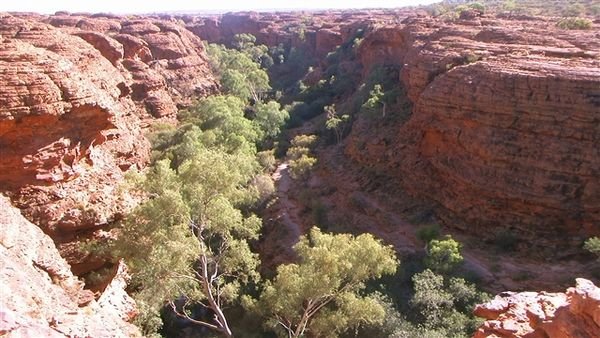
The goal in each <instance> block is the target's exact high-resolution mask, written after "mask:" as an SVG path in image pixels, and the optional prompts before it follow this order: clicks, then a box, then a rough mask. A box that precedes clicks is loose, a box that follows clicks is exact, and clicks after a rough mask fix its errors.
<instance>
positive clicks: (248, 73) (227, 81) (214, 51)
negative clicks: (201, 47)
mask: <svg viewBox="0 0 600 338" xmlns="http://www.w3.org/2000/svg"><path fill="white" fill-rule="evenodd" d="M207 52H208V55H209V59H210V65H211V68H212V69H213V71H214V72H215V73H216V74H217V76H219V78H220V82H221V87H222V89H223V91H224V92H226V93H229V94H232V95H235V96H237V97H239V98H241V99H242V100H248V99H253V100H254V101H255V102H258V101H260V100H261V98H262V95H263V94H264V93H266V92H268V91H269V90H271V86H270V85H269V76H268V75H267V73H266V72H265V71H264V70H263V69H261V67H260V63H259V62H257V61H255V60H253V59H252V56H250V55H249V54H247V53H245V52H241V51H237V50H235V49H227V48H225V47H224V46H222V45H215V44H210V45H208V48H207Z"/></svg>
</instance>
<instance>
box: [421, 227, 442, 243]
mask: <svg viewBox="0 0 600 338" xmlns="http://www.w3.org/2000/svg"><path fill="white" fill-rule="evenodd" d="M438 237H440V226H439V225H438V224H436V223H433V224H430V225H426V226H423V227H421V228H419V229H418V230H417V238H418V239H420V240H421V241H423V242H425V243H429V242H430V241H431V240H432V239H436V238H438Z"/></svg>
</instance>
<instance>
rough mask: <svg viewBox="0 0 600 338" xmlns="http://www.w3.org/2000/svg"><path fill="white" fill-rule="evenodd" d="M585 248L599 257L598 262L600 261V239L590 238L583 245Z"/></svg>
mask: <svg viewBox="0 0 600 338" xmlns="http://www.w3.org/2000/svg"><path fill="white" fill-rule="evenodd" d="M583 248H584V249H585V250H587V251H589V252H591V253H593V254H594V255H596V256H598V260H599V261H600V237H592V238H588V240H587V241H585V243H584V244H583Z"/></svg>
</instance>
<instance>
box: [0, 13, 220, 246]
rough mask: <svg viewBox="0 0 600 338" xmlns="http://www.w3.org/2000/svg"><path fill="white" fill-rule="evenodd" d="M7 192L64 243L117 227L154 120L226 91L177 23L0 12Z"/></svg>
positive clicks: (1, 140) (2, 180)
mask: <svg viewBox="0 0 600 338" xmlns="http://www.w3.org/2000/svg"><path fill="white" fill-rule="evenodd" d="M0 36H1V39H2V44H0V82H1V83H2V86H0V153H1V156H0V190H2V191H4V192H6V193H8V194H10V196H11V198H12V200H13V201H14V202H15V203H16V204H17V205H18V206H19V207H20V208H22V209H23V210H24V212H25V215H26V216H27V217H28V218H29V219H30V220H32V221H33V222H34V223H36V224H39V225H41V226H42V227H43V229H44V230H45V231H46V232H47V233H49V234H51V235H52V236H53V238H54V239H56V240H58V241H63V240H67V241H69V240H70V239H71V238H72V237H73V236H76V235H78V234H79V233H80V232H81V231H85V230H88V229H89V230H93V229H97V228H99V227H101V226H103V225H105V224H107V223H110V222H112V221H114V220H115V219H116V218H118V217H119V214H121V213H123V212H124V211H125V210H127V209H128V208H130V207H131V206H132V205H133V204H134V203H135V201H133V200H131V199H128V198H127V197H123V196H122V195H121V194H119V193H118V189H117V188H118V186H119V182H121V181H122V179H123V175H124V173H125V172H126V171H127V170H129V169H130V168H132V167H133V168H136V167H137V168H141V167H143V166H145V164H146V162H147V160H148V156H149V144H148V141H147V140H146V139H145V137H144V132H145V128H146V126H147V125H148V124H149V122H151V120H152V119H153V118H163V117H167V118H172V117H174V115H175V114H176V112H177V110H178V108H179V107H183V106H186V105H189V104H190V103H191V100H192V99H193V98H194V97H198V96H203V95H206V94H209V93H212V92H214V91H215V90H216V81H215V80H214V78H213V76H212V74H211V72H210V69H209V67H208V64H207V59H206V55H205V53H204V47H203V45H202V42H201V40H200V39H199V38H198V37H197V36H195V35H194V34H192V33H191V32H189V31H188V30H186V29H185V27H184V26H182V25H181V22H178V21H168V20H162V19H158V18H142V17H140V18H121V17H113V16H102V15H95V16H79V15H67V14H60V15H55V16H50V17H46V16H35V15H25V14H23V15H20V14H14V15H10V14H1V15H0Z"/></svg>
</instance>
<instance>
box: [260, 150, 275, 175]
mask: <svg viewBox="0 0 600 338" xmlns="http://www.w3.org/2000/svg"><path fill="white" fill-rule="evenodd" d="M256 160H257V161H258V163H259V164H260V166H261V167H262V168H263V169H264V171H266V172H269V171H273V170H274V169H275V164H276V163H277V161H276V160H275V150H273V149H270V150H263V151H259V152H258V153H257V154H256Z"/></svg>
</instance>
